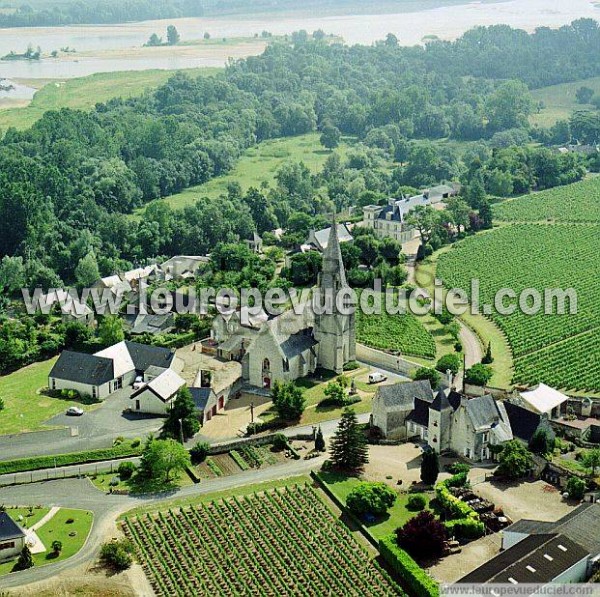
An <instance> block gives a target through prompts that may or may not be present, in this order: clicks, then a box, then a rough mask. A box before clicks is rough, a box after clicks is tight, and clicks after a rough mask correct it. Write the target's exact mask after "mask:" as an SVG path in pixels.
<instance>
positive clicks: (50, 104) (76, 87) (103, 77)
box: [0, 68, 220, 132]
mask: <svg viewBox="0 0 600 597" xmlns="http://www.w3.org/2000/svg"><path fill="white" fill-rule="evenodd" d="M219 70H220V69H218V68H198V69H191V70H186V71H185V72H186V73H189V75H190V76H198V75H206V76H210V75H213V74H215V73H217V72H218V71H219ZM176 72H177V71H170V70H146V71H126V72H114V73H98V74H95V75H91V76H89V77H81V78H77V79H68V80H66V81H50V82H48V83H46V85H44V86H43V87H42V88H41V89H40V90H39V91H38V92H37V93H36V94H35V96H34V97H33V100H32V101H31V103H30V104H29V105H28V106H25V107H21V108H6V109H4V110H2V109H0V132H1V131H5V130H6V129H7V128H9V127H15V128H17V129H19V130H23V129H27V128H29V127H31V126H32V125H33V124H35V123H36V122H37V121H38V120H39V119H40V118H41V117H42V116H43V114H44V112H46V111H48V110H60V109H61V108H73V109H78V110H92V109H93V108H94V106H95V105H96V104H97V103H99V102H106V101H108V100H110V99H113V98H115V97H121V98H123V99H128V98H130V97H137V96H140V95H143V94H144V92H146V91H148V90H151V89H156V88H157V87H159V86H160V85H162V84H163V83H165V82H166V81H167V80H168V79H169V78H170V77H172V76H173V75H174V74H175V73H176ZM23 83H24V84H31V85H35V81H32V82H28V81H23Z"/></svg>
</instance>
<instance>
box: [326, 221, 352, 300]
mask: <svg viewBox="0 0 600 597" xmlns="http://www.w3.org/2000/svg"><path fill="white" fill-rule="evenodd" d="M319 286H320V288H321V290H325V289H327V288H331V289H332V290H336V291H337V290H339V289H340V288H345V287H347V286H348V282H347V281H346V270H345V269H344V262H343V261H342V249H341V247H340V237H339V234H338V225H337V221H336V217H335V212H334V213H333V217H332V219H331V230H330V231H329V240H328V241H327V247H325V250H324V251H323V269H322V271H321V275H320V278H319Z"/></svg>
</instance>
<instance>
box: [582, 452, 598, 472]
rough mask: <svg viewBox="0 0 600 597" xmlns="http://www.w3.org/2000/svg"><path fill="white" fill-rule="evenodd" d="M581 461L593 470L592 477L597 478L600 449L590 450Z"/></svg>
mask: <svg viewBox="0 0 600 597" xmlns="http://www.w3.org/2000/svg"><path fill="white" fill-rule="evenodd" d="M581 460H582V462H583V464H584V465H585V466H587V467H588V468H591V469H592V477H595V476H596V469H597V468H599V467H600V448H594V449H592V450H588V451H587V452H585V453H584V455H583V458H582V459H581Z"/></svg>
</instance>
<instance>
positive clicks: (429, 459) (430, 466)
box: [421, 450, 440, 485]
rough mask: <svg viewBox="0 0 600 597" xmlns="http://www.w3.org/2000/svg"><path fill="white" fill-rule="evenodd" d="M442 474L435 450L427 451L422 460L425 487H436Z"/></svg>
mask: <svg viewBox="0 0 600 597" xmlns="http://www.w3.org/2000/svg"><path fill="white" fill-rule="evenodd" d="M439 474H440V463H439V460H438V455H437V453H436V452H435V451H434V450H425V452H423V457H422V458H421V481H422V482H423V483H424V484H425V485H435V482H436V481H437V478H438V475H439Z"/></svg>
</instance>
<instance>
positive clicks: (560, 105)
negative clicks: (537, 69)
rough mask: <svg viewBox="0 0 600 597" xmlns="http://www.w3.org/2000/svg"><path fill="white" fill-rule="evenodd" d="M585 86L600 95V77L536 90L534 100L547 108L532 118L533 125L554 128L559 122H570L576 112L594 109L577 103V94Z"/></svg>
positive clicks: (533, 93) (533, 94)
mask: <svg viewBox="0 0 600 597" xmlns="http://www.w3.org/2000/svg"><path fill="white" fill-rule="evenodd" d="M583 86H585V87H589V88H590V89H593V90H594V91H595V92H596V93H597V94H600V77H595V78H593V79H583V80H581V81H575V82H573V83H563V84H561V85H552V86H550V87H543V88H542V89H536V90H534V91H533V92H532V96H533V99H534V100H535V101H536V102H540V101H541V102H544V105H545V108H543V109H542V110H541V111H540V113H539V114H533V115H532V116H531V118H530V122H531V124H537V125H539V126H545V127H547V126H552V125H553V124H555V123H556V122H557V121H558V120H568V119H569V117H570V116H571V114H572V113H573V111H574V110H582V109H593V106H586V105H582V104H579V103H577V98H576V96H575V94H576V92H577V90H578V89H579V88H580V87H583Z"/></svg>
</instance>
